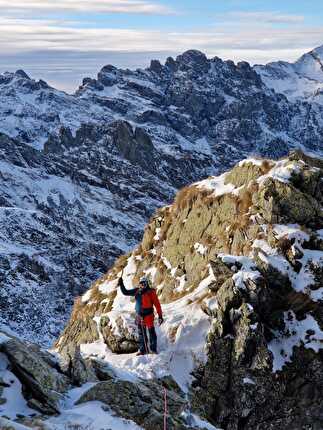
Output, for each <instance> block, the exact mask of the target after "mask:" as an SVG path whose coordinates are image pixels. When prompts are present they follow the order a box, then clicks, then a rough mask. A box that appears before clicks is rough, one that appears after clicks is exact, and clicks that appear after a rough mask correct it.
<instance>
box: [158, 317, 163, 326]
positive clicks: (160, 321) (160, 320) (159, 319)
mask: <svg viewBox="0 0 323 430" xmlns="http://www.w3.org/2000/svg"><path fill="white" fill-rule="evenodd" d="M163 322H164V318H163V317H159V318H158V324H159V325H162V324H163Z"/></svg>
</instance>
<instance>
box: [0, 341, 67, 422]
mask: <svg viewBox="0 0 323 430" xmlns="http://www.w3.org/2000/svg"><path fill="white" fill-rule="evenodd" d="M0 353H1V354H2V356H3V357H5V359H6V362H7V369H8V370H9V371H10V372H12V373H13V374H14V375H15V376H16V377H17V378H18V380H19V381H20V382H21V384H22V390H23V393H24V397H25V399H26V401H27V405H28V406H29V407H31V408H33V409H35V410H37V411H38V412H41V413H43V414H55V413H58V412H59V402H60V401H61V400H62V399H63V395H64V393H66V392H67V390H68V389H69V388H70V380H69V379H68V378H67V377H66V376H65V375H64V374H63V373H62V372H61V371H60V369H59V366H58V364H57V363H56V362H55V359H54V357H53V356H52V355H50V354H49V353H47V352H45V351H42V350H41V349H40V348H39V347H37V346H36V345H27V344H25V343H23V342H22V341H20V340H18V339H17V338H14V337H12V336H10V335H6V334H4V333H0ZM3 370H5V369H2V371H3ZM11 383H12V382H11ZM3 386H5V387H8V388H9V387H10V383H9V384H8V383H4V384H3ZM2 395H4V393H3V392H2ZM2 403H6V398H3V400H2Z"/></svg>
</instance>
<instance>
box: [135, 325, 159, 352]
mask: <svg viewBox="0 0 323 430" xmlns="http://www.w3.org/2000/svg"><path fill="white" fill-rule="evenodd" d="M148 333H149V348H150V351H151V352H157V335H156V330H155V327H151V328H149V329H148ZM138 335H139V349H140V352H142V353H145V354H148V352H149V351H147V349H148V337H147V328H146V327H145V326H144V325H143V324H140V323H139V324H138Z"/></svg>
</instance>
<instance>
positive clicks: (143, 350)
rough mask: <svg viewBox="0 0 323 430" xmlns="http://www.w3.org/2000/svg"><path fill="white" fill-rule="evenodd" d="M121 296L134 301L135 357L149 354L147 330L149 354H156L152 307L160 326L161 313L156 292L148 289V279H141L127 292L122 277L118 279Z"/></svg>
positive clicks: (161, 321)
mask: <svg viewBox="0 0 323 430" xmlns="http://www.w3.org/2000/svg"><path fill="white" fill-rule="evenodd" d="M118 285H119V286H120V289H121V292H122V294H124V295H125V296H134V297H135V299H136V323H137V326H138V335H139V352H138V353H137V355H145V354H148V353H149V348H148V338H147V330H146V329H148V333H149V347H150V352H151V353H153V354H157V335H156V330H155V326H154V307H155V308H156V310H157V313H158V317H159V318H158V322H159V324H162V323H163V322H164V320H163V313H162V309H161V306H160V302H159V299H158V297H157V294H156V291H155V290H154V289H153V288H150V286H149V282H148V279H147V278H146V277H143V278H141V279H140V281H139V286H138V287H137V288H133V289H131V290H127V289H126V287H125V285H124V283H123V280H122V277H121V278H119V283H118Z"/></svg>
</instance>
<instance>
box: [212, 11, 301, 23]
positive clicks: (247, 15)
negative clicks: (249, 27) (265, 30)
mask: <svg viewBox="0 0 323 430" xmlns="http://www.w3.org/2000/svg"><path fill="white" fill-rule="evenodd" d="M221 17H222V18H223V19H231V20H232V19H233V20H235V21H240V22H246V21H247V22H249V23H265V24H300V23H302V22H304V16H302V15H291V14H281V13H279V12H243V11H236V12H229V13H227V14H223V15H221Z"/></svg>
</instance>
